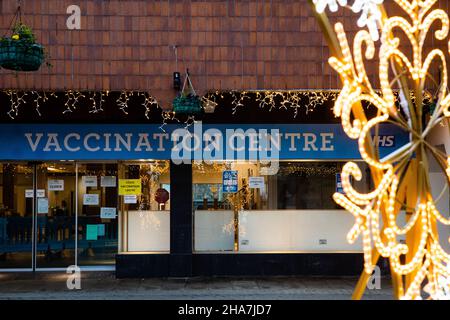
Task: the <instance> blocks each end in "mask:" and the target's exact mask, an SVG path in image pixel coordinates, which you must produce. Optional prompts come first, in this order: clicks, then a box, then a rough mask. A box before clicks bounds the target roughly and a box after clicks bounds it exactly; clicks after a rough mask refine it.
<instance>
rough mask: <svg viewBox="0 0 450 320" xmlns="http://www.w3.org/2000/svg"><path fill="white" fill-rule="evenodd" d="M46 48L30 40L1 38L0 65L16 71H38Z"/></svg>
mask: <svg viewBox="0 0 450 320" xmlns="http://www.w3.org/2000/svg"><path fill="white" fill-rule="evenodd" d="M44 58H45V57H44V48H43V47H42V46H41V45H39V44H36V43H30V41H29V40H27V39H26V40H20V39H19V40H14V39H11V38H3V39H1V40H0V66H1V67H2V68H4V69H8V70H15V71H37V70H39V68H40V67H41V65H42V63H43V62H44Z"/></svg>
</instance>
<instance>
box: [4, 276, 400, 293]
mask: <svg viewBox="0 0 450 320" xmlns="http://www.w3.org/2000/svg"><path fill="white" fill-rule="evenodd" d="M66 280H67V274H64V273H49V274H36V275H32V274H0V300H11V299H14V300H16V299H33V300H34V299H45V300H49V299H50V300H53V299H63V300H65V299H69V300H78V299H80V300H85V299H88V300H115V299H133V300H134V299H137V300H167V299H172V300H180V299H181V300H197V299H198V300H278V299H283V300H348V299H350V298H351V294H352V291H353V288H354V286H355V284H356V282H357V278H356V277H266V278H262V277H258V278H255V277H245V278H244V277H239V278H237V277H209V278H186V279H184V278H183V279H173V278H170V279H162V278H157V279H116V278H115V277H114V274H113V273H88V272H84V273H83V274H82V277H81V290H68V289H67V286H66ZM391 292H392V290H391V286H390V282H389V279H388V278H383V279H382V281H381V289H378V290H366V294H365V296H364V299H368V300H391V299H392V293H391Z"/></svg>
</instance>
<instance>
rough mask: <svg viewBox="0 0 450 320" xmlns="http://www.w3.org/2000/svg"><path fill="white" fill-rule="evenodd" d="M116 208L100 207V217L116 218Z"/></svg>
mask: <svg viewBox="0 0 450 320" xmlns="http://www.w3.org/2000/svg"><path fill="white" fill-rule="evenodd" d="M116 211H117V209H116V208H107V207H102V208H100V218H102V219H115V218H116Z"/></svg>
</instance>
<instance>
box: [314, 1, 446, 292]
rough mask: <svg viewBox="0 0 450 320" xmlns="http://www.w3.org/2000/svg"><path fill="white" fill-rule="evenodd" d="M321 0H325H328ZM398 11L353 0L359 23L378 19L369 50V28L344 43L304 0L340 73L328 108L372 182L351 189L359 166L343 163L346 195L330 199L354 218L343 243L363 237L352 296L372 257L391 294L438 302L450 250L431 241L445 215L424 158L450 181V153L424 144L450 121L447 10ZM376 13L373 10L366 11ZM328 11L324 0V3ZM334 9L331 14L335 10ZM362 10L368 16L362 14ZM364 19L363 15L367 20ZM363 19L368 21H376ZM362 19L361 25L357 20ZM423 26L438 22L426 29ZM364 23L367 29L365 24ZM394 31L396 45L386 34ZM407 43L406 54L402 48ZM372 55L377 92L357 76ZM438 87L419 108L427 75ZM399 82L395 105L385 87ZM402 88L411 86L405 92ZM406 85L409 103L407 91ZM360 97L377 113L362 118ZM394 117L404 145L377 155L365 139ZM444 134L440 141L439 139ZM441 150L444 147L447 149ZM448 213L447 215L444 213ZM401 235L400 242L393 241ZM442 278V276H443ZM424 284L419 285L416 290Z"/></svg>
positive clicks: (340, 30) (338, 27)
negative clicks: (428, 42) (385, 269)
mask: <svg viewBox="0 0 450 320" xmlns="http://www.w3.org/2000/svg"><path fill="white" fill-rule="evenodd" d="M328 2H330V1H328ZM393 2H395V3H396V4H397V5H398V7H399V8H400V9H401V10H402V11H403V12H404V14H405V17H403V16H392V17H390V16H388V14H387V13H386V11H385V8H384V7H382V6H380V5H379V4H381V1H355V4H354V6H353V7H352V8H353V10H354V11H358V10H362V11H363V15H364V16H367V19H375V20H376V23H377V24H379V25H380V28H381V37H380V38H379V40H380V44H379V47H378V48H377V45H376V44H375V41H376V39H377V37H374V36H373V35H374V34H373V32H372V30H370V33H369V32H368V31H367V30H360V31H358V32H357V34H356V36H355V37H354V41H353V46H351V45H350V44H349V41H348V38H347V35H346V33H345V31H344V26H343V24H342V23H340V22H338V23H336V24H335V26H334V33H333V31H332V28H328V26H329V23H328V20H327V19H326V16H325V15H324V14H323V3H319V2H318V1H313V4H314V5H315V6H316V9H317V11H318V12H319V13H322V14H319V15H318V18H319V19H320V20H321V21H320V22H321V26H322V27H323V30H324V32H325V35H326V37H327V40H328V43H329V44H330V47H331V49H332V52H333V53H334V56H332V57H331V58H330V59H329V63H330V65H331V66H332V67H333V68H334V69H335V70H336V71H337V72H338V73H339V74H340V76H341V79H342V82H343V88H342V91H341V93H340V94H339V97H338V98H337V99H336V102H335V106H334V109H333V110H334V113H335V115H336V116H339V117H341V119H342V125H343V129H344V131H345V132H346V134H347V135H348V136H349V137H350V138H353V139H357V140H358V145H359V151H360V153H361V156H362V158H363V160H364V161H365V162H366V163H367V164H368V165H369V167H370V169H371V174H372V176H373V178H374V181H375V188H374V190H373V191H371V192H369V193H367V194H364V193H360V192H358V191H357V190H355V189H354V188H353V186H352V184H351V179H352V177H353V178H354V179H356V180H361V178H362V172H361V170H360V168H359V167H358V165H357V164H356V163H354V162H349V163H347V164H345V165H344V167H343V171H342V184H343V188H344V191H345V194H341V193H335V194H334V196H333V198H334V199H335V201H336V202H337V203H338V204H339V205H341V206H342V207H343V208H345V209H347V210H348V211H350V212H351V213H352V214H353V215H354V217H355V224H354V226H353V227H352V229H351V230H350V232H349V233H348V235H347V238H348V240H349V242H354V241H355V240H356V239H357V237H362V241H363V249H364V270H365V274H363V276H362V277H361V279H360V281H359V283H358V285H357V288H356V290H355V293H354V298H360V297H361V296H362V293H363V291H364V288H365V286H366V283H367V279H368V275H370V274H371V272H372V270H373V268H374V265H375V264H376V262H377V260H378V257H379V255H381V256H383V257H386V258H389V261H390V267H391V273H392V278H393V286H394V290H395V296H396V297H397V298H400V299H422V298H427V299H438V298H439V297H441V296H442V294H440V293H442V292H444V293H445V292H449V290H450V287H449V285H450V282H449V281H448V279H450V278H449V277H450V272H449V271H450V270H449V265H450V255H449V253H447V252H445V250H444V249H443V247H442V246H441V243H440V241H449V239H440V238H439V235H440V234H439V232H438V224H439V223H440V224H443V225H445V226H449V225H450V219H448V218H446V217H444V215H443V214H442V213H441V212H439V211H438V209H437V201H438V199H437V198H433V194H432V190H431V183H430V176H429V163H430V161H431V159H430V157H433V158H434V159H435V161H436V162H437V163H438V164H439V166H440V168H441V169H442V174H443V175H444V176H446V177H447V179H446V182H447V184H449V183H450V160H449V159H450V158H449V156H448V155H447V154H445V153H444V152H442V150H440V149H438V148H436V147H435V146H433V145H432V144H431V143H430V142H429V141H428V136H429V134H430V132H431V131H432V130H433V128H434V127H435V126H437V125H439V124H440V123H442V122H443V121H448V117H450V112H449V110H448V109H449V106H450V94H449V92H448V89H447V85H448V74H447V72H448V70H447V68H448V66H447V57H448V53H449V52H450V42H449V29H450V27H449V16H448V14H447V13H446V12H445V11H443V10H441V9H438V8H433V7H434V6H435V4H436V2H437V0H424V1H418V0H412V1H407V0H394V1H393ZM376 6H377V7H378V9H379V12H380V13H381V12H384V13H385V15H381V14H380V15H378V13H376V14H375V13H373V12H374V10H375V7H376ZM330 8H331V5H330ZM334 9H335V8H334V7H333V11H334ZM369 11H370V12H369ZM370 17H372V18H370ZM367 19H366V21H365V22H364V21H362V22H360V23H359V25H360V26H361V27H362V26H365V25H367V26H369V25H368V24H371V23H375V22H370V23H369V22H368V20H367ZM363 22H364V23H363ZM432 25H435V26H437V30H436V31H435V32H430V28H431V26H432ZM370 28H371V27H370V26H369V29H370ZM399 31H401V33H403V34H404V35H406V37H405V39H406V40H404V41H401V40H400V39H399V38H397V37H395V36H394V35H396V34H398V32H399ZM427 36H428V37H429V38H431V37H434V39H433V40H434V41H436V42H439V41H442V42H444V43H445V47H446V49H445V51H444V50H441V49H438V48H435V49H433V50H431V51H430V52H429V53H425V52H424V50H423V47H424V42H425V39H427ZM407 46H408V47H409V48H410V49H411V54H409V53H404V52H402V51H401V48H406V47H407ZM376 56H377V57H378V60H379V68H378V70H379V80H380V86H381V92H377V91H375V90H374V89H373V86H372V84H371V83H370V81H369V77H368V75H367V73H366V67H365V61H370V60H374V59H375V57H376ZM436 64H439V65H440V67H441V68H440V70H441V71H440V81H434V79H432V78H431V73H432V72H431V71H430V70H429V69H430V68H431V66H432V65H436ZM430 79H431V80H433V81H432V83H437V85H438V89H437V93H436V94H435V95H434V96H433V97H432V100H433V101H434V102H435V104H436V106H435V108H434V109H433V110H429V111H427V110H425V108H424V101H425V100H427V99H428V100H430V97H429V94H428V93H427V92H426V91H425V85H426V81H427V80H430ZM394 85H397V86H398V88H399V101H398V102H399V104H400V108H399V107H398V106H397V105H396V98H395V94H394V88H393V86H394ZM409 88H411V89H409ZM410 90H411V91H412V92H413V93H414V99H411V97H410ZM362 103H370V104H371V105H372V106H374V107H376V108H377V109H378V113H377V115H376V116H374V117H372V118H367V115H366V114H365V112H364V109H363V108H362V107H361V105H362ZM385 122H390V123H393V124H395V125H397V126H399V127H401V128H403V130H404V131H405V133H407V134H409V136H410V141H409V143H407V144H406V145H404V146H401V147H399V148H398V149H397V150H396V151H395V152H393V153H392V154H390V155H388V156H386V157H384V158H382V159H380V157H379V152H378V151H379V150H378V146H376V145H374V144H373V143H372V136H373V135H377V132H378V126H379V124H381V123H385ZM447 138H448V137H447ZM447 152H448V151H447ZM402 208H405V210H406V224H405V225H404V226H399V225H398V219H397V218H398V216H399V215H400V214H401V210H402ZM445 215H446V216H448V212H445ZM401 236H406V240H405V243H402V242H401V240H400V237H401ZM443 279H444V280H445V281H444V280H443ZM424 285H426V291H424V290H423V289H422V288H423V286H424Z"/></svg>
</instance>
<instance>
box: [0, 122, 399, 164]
mask: <svg viewBox="0 0 450 320" xmlns="http://www.w3.org/2000/svg"><path fill="white" fill-rule="evenodd" d="M0 137H1V138H0V160H29V161H32V160H135V159H172V160H174V161H175V160H182V161H185V162H186V161H191V160H235V159H240V160H275V159H285V160H291V159H305V160H308V159H329V160H332V159H335V160H339V159H342V160H347V159H360V155H359V151H358V146H357V142H356V141H355V140H351V139H349V138H348V137H347V135H346V134H345V133H344V131H343V130H342V127H341V125H339V124H281V125H278V124H268V125H263V124H254V125H251V124H247V125H239V124H220V125H210V124H202V123H195V124H194V125H192V126H189V127H187V128H186V127H185V126H184V125H167V126H165V127H164V130H162V129H161V128H160V126H159V125H157V124H148V125H146V124H97V125H88V124H70V125H66V124H17V125H12V124H4V125H0ZM407 141H408V135H407V134H406V133H405V132H403V131H402V130H401V129H399V128H398V127H394V126H391V125H385V126H380V128H379V135H378V137H374V142H375V143H378V145H379V147H380V155H381V156H385V155H387V154H389V153H391V152H393V151H395V150H396V149H397V148H399V147H401V146H402V145H404V144H406V143H407Z"/></svg>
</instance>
